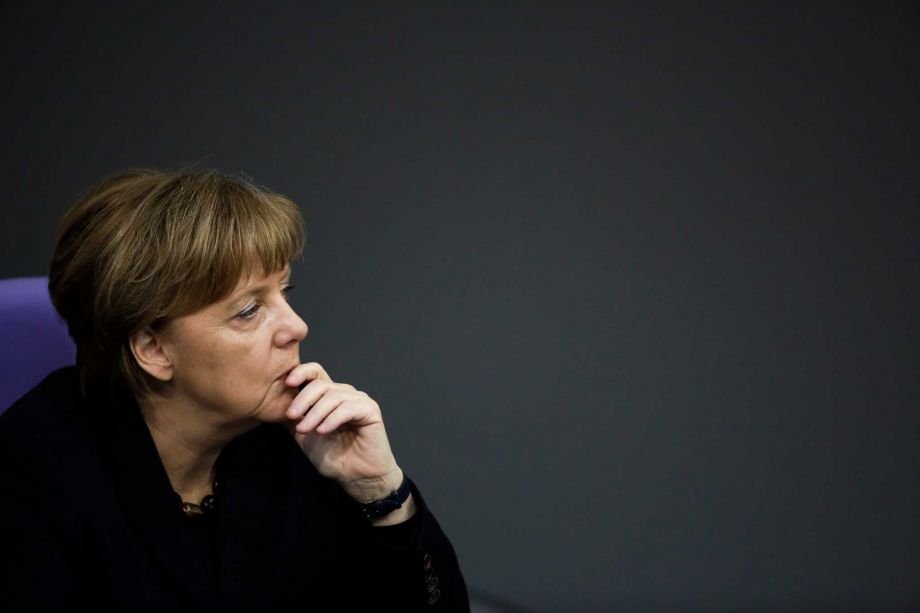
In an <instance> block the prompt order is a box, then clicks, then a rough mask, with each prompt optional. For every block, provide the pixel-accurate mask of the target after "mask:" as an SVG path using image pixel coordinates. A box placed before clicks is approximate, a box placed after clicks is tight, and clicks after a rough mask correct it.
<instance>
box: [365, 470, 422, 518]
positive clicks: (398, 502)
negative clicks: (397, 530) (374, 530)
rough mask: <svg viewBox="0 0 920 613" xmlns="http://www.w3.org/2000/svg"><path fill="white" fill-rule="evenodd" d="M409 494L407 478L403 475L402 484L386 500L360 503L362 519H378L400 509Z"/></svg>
mask: <svg viewBox="0 0 920 613" xmlns="http://www.w3.org/2000/svg"><path fill="white" fill-rule="evenodd" d="M411 493H412V488H411V487H410V485H409V477H408V476H407V475H406V473H403V480H402V484H400V486H399V488H398V489H396V490H393V491H392V492H390V495H389V496H387V497H386V498H381V499H380V500H372V501H371V502H364V503H361V511H363V512H364V517H366V518H367V519H369V520H373V519H378V518H380V517H383V516H384V515H388V514H390V513H392V512H393V511H395V510H396V509H398V508H400V507H401V506H402V505H403V503H404V502H405V501H406V499H407V498H409V494H411Z"/></svg>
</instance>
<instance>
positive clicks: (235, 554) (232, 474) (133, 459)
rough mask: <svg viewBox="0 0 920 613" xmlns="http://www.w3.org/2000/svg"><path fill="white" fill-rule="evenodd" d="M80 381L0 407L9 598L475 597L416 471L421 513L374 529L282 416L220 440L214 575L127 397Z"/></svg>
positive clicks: (4, 602)
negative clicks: (88, 392) (86, 390)
mask: <svg viewBox="0 0 920 613" xmlns="http://www.w3.org/2000/svg"><path fill="white" fill-rule="evenodd" d="M77 385H78V383H77V376H76V368H75V367H73V366H70V367H66V368H62V369H59V370H56V371H54V372H52V373H51V374H50V375H48V377H46V378H45V379H44V380H43V381H42V382H41V383H40V384H38V385H37V386H36V387H34V388H33V389H32V390H31V391H30V392H28V393H27V394H26V395H25V396H23V397H22V398H20V399H19V400H18V401H17V402H16V403H15V404H14V405H12V406H11V407H10V408H9V409H8V410H7V411H6V412H5V413H4V414H3V415H2V416H0V492H2V497H3V502H2V505H0V507H2V510H0V548H2V552H3V553H2V558H3V561H2V567H0V587H2V589H0V610H3V611H12V610H72V609H84V608H86V609H91V610H124V611H128V610H130V611H142V610H146V611H195V612H196V613H201V612H206V611H333V610H351V609H356V608H358V607H371V608H374V609H376V608H378V607H384V608H386V609H395V610H399V611H416V610H418V611H432V612H433V611H468V610H469V603H468V598H467V592H466V585H465V583H464V579H463V575H462V574H461V571H460V568H459V565H458V562H457V557H456V555H455V553H454V550H453V547H452V546H451V544H450V542H449V541H448V539H447V537H446V535H445V534H444V532H443V531H442V530H441V527H440V526H439V525H438V522H437V521H436V520H435V518H434V516H433V515H432V514H431V511H430V510H429V509H428V507H427V506H426V504H425V501H424V499H423V498H422V496H421V494H420V493H419V491H418V488H417V487H416V485H415V484H414V483H412V484H411V487H412V493H413V496H414V498H415V501H416V503H417V505H418V513H417V515H416V516H414V517H413V518H412V520H410V521H412V522H413V524H412V525H417V527H416V528H415V529H410V530H409V531H408V533H406V530H405V528H406V527H407V526H409V524H406V525H400V526H394V527H392V528H390V527H374V526H372V525H371V524H370V523H369V522H367V520H365V519H364V517H363V516H362V515H361V512H360V508H359V507H358V505H357V503H355V502H354V501H353V500H352V499H351V498H350V497H348V496H347V494H345V492H344V490H342V488H341V487H339V486H338V485H337V484H336V483H335V482H334V481H332V480H330V479H326V478H325V477H323V476H322V475H320V474H319V473H318V472H317V471H316V469H315V468H314V467H313V465H312V464H311V463H310V461H309V460H308V459H307V457H306V456H305V455H304V454H303V452H302V451H301V450H300V448H299V447H298V446H297V444H296V443H295V442H294V440H293V438H292V437H291V436H290V434H289V433H288V432H287V431H286V430H285V429H284V427H283V426H281V425H279V424H261V425H260V426H258V427H256V428H255V429H253V430H251V431H250V432H247V433H245V434H243V435H241V436H239V437H237V438H236V439H234V440H233V441H231V442H230V443H229V444H227V445H226V446H225V447H224V449H223V450H222V451H221V454H220V456H219V458H218V460H217V481H218V484H219V497H218V500H219V504H218V510H217V513H216V516H215V522H216V529H217V535H218V537H217V545H216V561H217V562H216V568H214V569H213V574H212V573H211V572H209V570H208V567H206V566H205V564H206V558H203V557H202V556H201V555H200V550H199V549H197V548H196V542H197V541H196V537H195V536H194V534H193V531H192V529H191V528H190V526H189V522H193V521H198V520H197V519H190V518H188V517H186V516H185V515H184V513H183V512H182V511H181V509H180V507H179V503H180V499H179V496H178V495H177V494H176V493H175V492H174V491H173V490H172V486H171V484H170V482H169V477H168V476H167V474H166V470H165V468H164V467H163V464H162V462H161V461H160V457H159V454H158V453H157V451H156V447H155V445H154V442H153V438H152V437H151V435H150V431H149V430H148V428H147V425H146V423H145V422H144V420H143V417H142V416H141V413H140V410H139V409H138V406H137V403H136V402H135V400H134V398H133V396H131V395H130V394H127V393H124V392H120V393H114V392H109V393H107V394H105V395H94V396H91V397H90V398H89V399H81V398H80V396H79V394H78V393H77V389H78V387H77ZM413 520H415V521H413ZM393 528H395V529H396V530H393ZM400 529H402V532H403V534H402V535H398V534H396V532H397V531H399V530H400ZM384 535H389V536H384ZM394 535H396V536H394ZM400 539H404V540H405V541H406V544H405V545H400V544H399V543H398V541H399V540H400ZM215 581H216V583H215ZM385 605H389V606H385ZM365 610H369V609H365Z"/></svg>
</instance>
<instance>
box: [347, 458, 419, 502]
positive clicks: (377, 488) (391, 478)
mask: <svg viewBox="0 0 920 613" xmlns="http://www.w3.org/2000/svg"><path fill="white" fill-rule="evenodd" d="M403 477H404V475H403V471H402V469H401V468H399V466H397V467H396V468H394V469H393V470H391V471H390V472H388V473H387V474H385V475H381V476H379V477H368V478H366V479H355V480H353V481H349V482H348V483H343V484H341V485H342V488H343V489H344V490H345V492H346V493H347V494H348V495H349V496H351V497H352V498H354V499H355V500H356V501H357V502H359V503H360V504H366V503H368V502H372V501H374V500H380V499H381V498H386V497H387V496H389V495H390V494H392V493H393V492H394V491H396V490H397V489H398V488H399V486H400V485H402V482H403Z"/></svg>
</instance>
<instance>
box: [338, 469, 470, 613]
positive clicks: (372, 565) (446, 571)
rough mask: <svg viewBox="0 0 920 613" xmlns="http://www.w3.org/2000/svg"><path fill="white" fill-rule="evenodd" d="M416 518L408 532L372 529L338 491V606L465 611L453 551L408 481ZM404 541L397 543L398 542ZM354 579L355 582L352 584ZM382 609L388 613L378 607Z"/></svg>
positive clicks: (463, 587) (462, 585)
mask: <svg viewBox="0 0 920 613" xmlns="http://www.w3.org/2000/svg"><path fill="white" fill-rule="evenodd" d="M409 484H410V488H411V491H412V496H413V498H414V500H415V503H416V506H417V510H416V514H415V515H413V517H412V518H410V520H409V522H415V524H416V527H415V529H414V530H412V529H409V530H403V532H402V533H401V534H399V529H401V528H403V526H392V527H386V526H384V527H376V526H373V525H372V524H371V523H370V522H368V521H367V519H366V518H365V517H364V516H363V514H362V513H361V510H360V507H359V506H358V505H357V504H356V503H355V501H354V500H352V499H351V498H350V497H349V496H348V495H347V494H346V493H345V492H344V490H342V489H341V488H336V489H337V490H338V492H337V498H338V503H339V505H340V512H339V513H338V514H337V515H338V517H339V523H338V525H337V526H336V530H337V531H338V532H339V535H338V537H339V541H340V542H341V543H342V546H341V547H339V548H338V549H337V555H338V564H339V565H340V566H341V568H342V572H341V574H339V575H338V576H340V577H342V579H343V581H342V582H341V584H340V585H339V586H338V588H337V589H340V590H341V591H342V592H341V593H342V597H343V599H342V600H341V601H340V602H341V603H348V604H352V603H353V604H355V605H360V606H367V607H381V606H384V605H391V606H392V607H395V608H396V609H398V610H400V611H426V612H431V613H435V612H439V613H447V612H467V611H469V610H470V605H469V599H468V595H467V589H466V583H465V581H464V578H463V574H462V572H461V571H460V565H459V562H458V560H457V555H456V553H455V552H454V549H453V546H452V545H451V543H450V541H449V540H448V538H447V536H446V535H445V534H444V531H443V530H442V529H441V526H440V525H439V524H438V522H437V520H436V519H435V517H434V515H433V514H432V513H431V511H430V509H429V508H428V505H427V503H426V502H425V499H424V498H423V497H422V495H421V493H420V492H419V489H418V487H417V486H416V484H415V483H414V482H413V481H412V480H411V479H409ZM402 538H405V541H404V542H403V543H400V542H399V539H402ZM358 577H360V578H361V580H359V581H358V580H356V578H358ZM384 608H390V607H386V606H384Z"/></svg>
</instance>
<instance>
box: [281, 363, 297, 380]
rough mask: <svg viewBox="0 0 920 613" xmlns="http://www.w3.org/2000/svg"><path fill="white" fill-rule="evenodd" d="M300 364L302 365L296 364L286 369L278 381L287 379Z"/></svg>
mask: <svg viewBox="0 0 920 613" xmlns="http://www.w3.org/2000/svg"><path fill="white" fill-rule="evenodd" d="M298 366H300V364H294V365H293V366H291V367H290V368H288V369H287V370H285V371H284V372H283V373H281V374H280V375H278V379H277V380H278V381H284V380H285V379H287V377H288V375H289V374H291V371H292V370H294V369H295V368H297V367H298Z"/></svg>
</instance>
